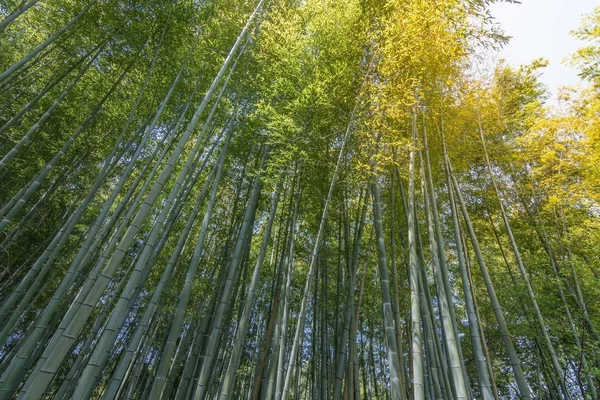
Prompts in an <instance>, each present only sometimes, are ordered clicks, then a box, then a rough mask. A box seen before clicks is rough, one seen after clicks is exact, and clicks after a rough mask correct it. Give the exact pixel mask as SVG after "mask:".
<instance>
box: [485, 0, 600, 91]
mask: <svg viewBox="0 0 600 400" xmlns="http://www.w3.org/2000/svg"><path fill="white" fill-rule="evenodd" d="M521 3H522V4H510V3H498V4H494V5H492V6H491V12H492V15H493V16H494V17H495V18H496V21H497V22H498V23H499V24H500V26H501V27H502V28H503V29H504V32H505V33H506V34H507V35H508V36H512V39H511V41H510V43H509V44H508V45H507V46H506V47H505V48H504V49H503V50H502V52H501V54H500V57H501V58H504V59H505V60H506V61H508V63H510V64H511V65H514V66H519V65H522V64H528V63H530V62H531V61H532V60H535V59H536V58H540V57H543V58H545V59H547V60H548V61H550V64H549V65H548V67H546V68H545V70H544V74H543V76H542V77H541V80H542V82H543V83H545V84H546V85H547V86H548V88H549V89H550V90H551V92H552V94H553V95H556V93H557V87H558V86H561V85H574V84H576V83H577V82H578V81H579V77H578V76H577V71H576V70H575V69H574V68H571V67H569V66H566V65H564V64H563V60H564V59H565V58H566V57H567V56H569V54H572V53H574V52H575V50H577V48H579V47H581V45H582V42H580V41H578V40H576V39H575V38H574V37H572V36H571V35H570V34H569V32H570V31H572V30H573V29H575V28H577V27H578V26H579V24H580V21H581V17H582V16H583V15H584V14H589V13H591V12H592V11H593V10H594V8H595V7H597V6H599V5H600V2H599V1H598V0H521Z"/></svg>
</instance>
